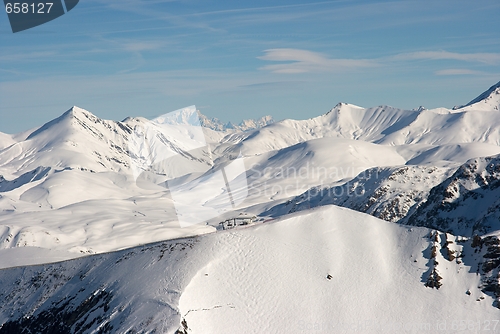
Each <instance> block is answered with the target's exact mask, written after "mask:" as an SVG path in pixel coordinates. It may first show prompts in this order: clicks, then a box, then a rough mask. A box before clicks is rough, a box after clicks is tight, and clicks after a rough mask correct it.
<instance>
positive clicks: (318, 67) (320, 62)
mask: <svg viewBox="0 0 500 334" xmlns="http://www.w3.org/2000/svg"><path fill="white" fill-rule="evenodd" d="M264 52H265V53H266V54H265V55H264V56H261V57H257V58H259V59H261V60H267V61H283V62H291V63H287V64H276V65H267V66H263V67H261V68H259V69H260V70H266V71H270V72H273V73H282V74H293V73H307V72H324V71H331V72H335V71H339V70H342V69H346V68H351V69H352V68H366V67H374V66H377V65H378V64H377V63H376V62H375V61H373V60H369V59H332V58H328V57H327V56H325V55H323V54H321V53H317V52H312V51H308V50H300V49H269V50H265V51H264Z"/></svg>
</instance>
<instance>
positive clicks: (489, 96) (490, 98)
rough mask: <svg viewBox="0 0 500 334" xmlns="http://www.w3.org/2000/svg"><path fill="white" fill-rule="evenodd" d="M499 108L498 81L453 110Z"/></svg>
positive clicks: (499, 83) (499, 90)
mask: <svg viewBox="0 0 500 334" xmlns="http://www.w3.org/2000/svg"><path fill="white" fill-rule="evenodd" d="M457 109H461V110H500V81H499V82H497V83H496V84H495V85H493V86H491V87H490V88H489V89H488V90H487V91H485V92H484V93H482V94H481V95H479V96H478V97H476V98H475V99H474V100H472V101H470V102H469V103H467V104H466V105H464V106H460V107H454V108H453V110H457Z"/></svg>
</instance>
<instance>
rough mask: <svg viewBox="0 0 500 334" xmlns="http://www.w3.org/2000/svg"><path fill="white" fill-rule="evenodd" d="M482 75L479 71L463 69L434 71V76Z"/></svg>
mask: <svg viewBox="0 0 500 334" xmlns="http://www.w3.org/2000/svg"><path fill="white" fill-rule="evenodd" d="M478 74H484V73H483V72H480V71H473V70H468V69H465V68H450V69H446V70H440V71H436V75H478Z"/></svg>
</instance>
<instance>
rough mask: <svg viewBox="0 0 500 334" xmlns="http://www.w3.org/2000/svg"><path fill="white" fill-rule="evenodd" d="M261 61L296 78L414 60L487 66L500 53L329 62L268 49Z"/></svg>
mask: <svg viewBox="0 0 500 334" xmlns="http://www.w3.org/2000/svg"><path fill="white" fill-rule="evenodd" d="M264 53H265V54H264V55H263V56H260V57H257V58H258V59H261V60H265V61H272V62H284V63H281V64H272V65H266V66H263V67H260V68H259V69H260V70H266V71H269V72H272V73H281V74H293V73H307V72H338V71H345V70H354V69H358V68H370V67H372V68H373V67H378V66H385V67H387V66H392V65H394V64H404V63H405V62H408V61H412V60H428V61H433V60H456V61H463V62H469V63H479V64H486V65H498V64H500V53H455V52H448V51H419V52H412V53H400V54H396V55H393V56H386V57H381V58H372V59H353V58H348V59H339V58H329V57H328V56H327V55H324V54H321V53H318V52H313V51H309V50H302V49H268V50H264ZM434 73H435V74H436V75H484V74H486V73H485V72H481V71H474V70H469V69H464V68H458V69H445V70H438V71H436V72H434Z"/></svg>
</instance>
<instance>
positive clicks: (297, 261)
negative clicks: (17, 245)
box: [0, 206, 500, 334]
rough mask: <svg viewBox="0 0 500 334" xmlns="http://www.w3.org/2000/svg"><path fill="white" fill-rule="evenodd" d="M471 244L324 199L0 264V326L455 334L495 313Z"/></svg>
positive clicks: (491, 320) (488, 321) (3, 329)
mask: <svg viewBox="0 0 500 334" xmlns="http://www.w3.org/2000/svg"><path fill="white" fill-rule="evenodd" d="M448 241H449V242H448ZM487 242H488V241H487V240H483V241H482V244H483V248H486V247H487V246H488V245H487ZM488 247H489V246H488ZM472 249H473V248H472V244H471V240H467V239H460V238H456V237H454V236H452V235H449V234H448V235H445V234H444V233H436V232H435V231H431V230H428V229H426V228H418V227H415V228H409V227H404V226H399V225H396V224H390V223H387V222H384V221H381V220H378V219H376V218H373V217H370V216H368V215H365V214H361V213H358V212H354V211H351V210H348V209H343V208H338V207H334V206H329V207H324V208H322V209H319V210H310V211H307V212H303V213H302V214H300V215H299V214H294V215H291V216H287V217H283V219H281V220H277V221H275V222H271V223H264V224H261V225H258V226H253V227H249V228H244V229H236V230H231V231H222V232H218V233H214V234H210V235H205V236H200V237H197V238H188V239H179V240H170V241H165V242H162V243H157V244H150V245H145V246H140V247H136V248H132V249H128V250H123V251H119V252H114V253H107V254H100V255H96V256H89V257H85V258H81V259H77V260H72V261H66V262H61V263H56V264H50V265H43V266H31V267H25V268H12V269H7V270H1V271H0V284H1V286H2V288H3V289H2V291H0V296H1V299H2V301H3V302H2V304H1V305H0V324H1V325H0V333H15V332H18V333H20V332H23V330H24V331H26V330H29V331H31V332H51V333H56V332H65V333H68V332H77V331H78V332H81V333H95V332H102V333H117V332H119V333H122V332H147V333H151V332H154V331H156V332H161V333H174V332H175V331H176V330H179V332H177V333H193V334H196V333H201V334H204V333H261V332H270V333H303V332H304V331H310V330H312V328H314V331H317V332H321V333H333V332H334V333H350V332H352V331H353V329H355V330H359V331H363V332H366V333H380V332H391V331H394V332H400V331H401V328H411V330H412V331H415V332H443V333H453V332H456V326H460V324H461V323H460V321H466V323H467V324H469V325H470V326H476V327H474V329H477V328H478V327H477V326H481V328H484V327H483V326H486V325H488V326H490V328H493V326H495V325H496V326H498V325H497V324H496V323H495V321H496V320H497V319H498V318H499V317H500V311H499V310H498V309H497V308H495V307H493V306H492V304H493V303H494V299H493V298H492V294H491V292H488V291H487V292H486V293H485V292H483V291H482V290H481V288H478V286H481V282H480V277H479V276H477V275H476V274H475V270H476V267H477V260H479V259H480V258H479V257H477V256H479V253H477V254H475V253H474V252H473V251H472ZM448 251H449V252H448ZM462 253H465V256H462V255H463V254H462ZM450 254H451V255H453V254H454V256H456V257H454V258H453V257H451V256H450ZM481 254H483V253H481ZM436 263H438V264H436ZM131 270H133V273H134V274H133V275H131V274H130V272H131ZM103 273H105V274H103ZM434 279H435V282H436V283H439V284H434V285H433V286H434V288H432V287H431V284H430V283H429V282H434V281H432V280H434ZM426 285H427V286H426ZM374 306H376V307H374ZM409 310H411V312H409ZM469 328H470V327H469ZM496 328H497V327H495V329H496Z"/></svg>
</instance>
